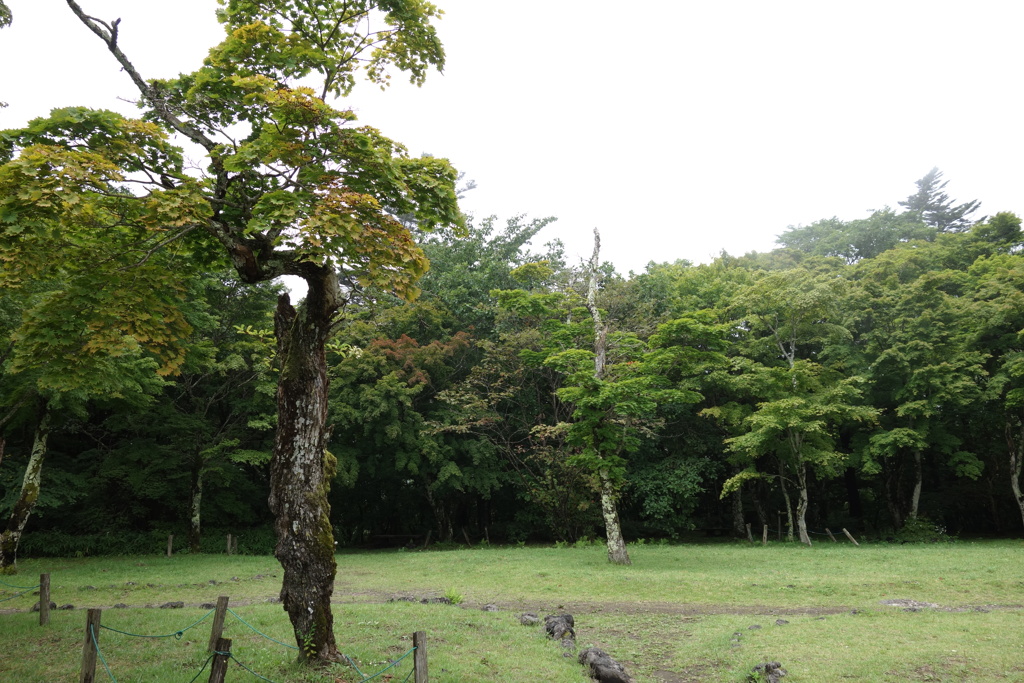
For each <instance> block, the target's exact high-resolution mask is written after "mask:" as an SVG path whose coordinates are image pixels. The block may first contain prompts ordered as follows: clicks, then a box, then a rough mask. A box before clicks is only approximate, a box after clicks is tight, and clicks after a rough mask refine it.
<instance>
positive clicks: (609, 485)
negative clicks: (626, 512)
mask: <svg viewBox="0 0 1024 683" xmlns="http://www.w3.org/2000/svg"><path fill="white" fill-rule="evenodd" d="M615 503H616V495H615V486H614V484H613V482H612V480H611V477H609V476H608V471H607V470H601V516H602V517H604V533H605V539H606V543H607V544H608V561H609V562H611V563H612V564H633V562H632V560H630V559H629V552H628V551H627V550H626V541H625V539H624V538H623V537H622V527H621V526H620V525H619V509H618V506H617V505H616V504H615Z"/></svg>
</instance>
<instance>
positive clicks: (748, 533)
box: [747, 524, 754, 543]
mask: <svg viewBox="0 0 1024 683" xmlns="http://www.w3.org/2000/svg"><path fill="white" fill-rule="evenodd" d="M747 540H748V541H750V542H751V543H753V542H754V534H752V533H750V525H749V524H747Z"/></svg>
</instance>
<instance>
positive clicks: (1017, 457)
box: [1005, 419, 1024, 522]
mask: <svg viewBox="0 0 1024 683" xmlns="http://www.w3.org/2000/svg"><path fill="white" fill-rule="evenodd" d="M1005 432H1006V446H1007V449H1008V450H1009V451H1010V488H1011V489H1013V499H1014V500H1015V501H1017V507H1019V508H1020V518H1021V521H1022V522H1024V493H1022V492H1021V483H1020V475H1021V473H1022V472H1024V420H1019V421H1017V423H1016V424H1014V422H1013V421H1011V420H1009V419H1008V420H1007V421H1006V428H1005Z"/></svg>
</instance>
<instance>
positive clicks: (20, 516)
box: [0, 401, 50, 574]
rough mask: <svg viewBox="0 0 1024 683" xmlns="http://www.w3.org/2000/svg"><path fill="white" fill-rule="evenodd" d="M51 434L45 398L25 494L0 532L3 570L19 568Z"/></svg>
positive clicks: (23, 485) (24, 483)
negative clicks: (23, 538) (19, 546)
mask: <svg viewBox="0 0 1024 683" xmlns="http://www.w3.org/2000/svg"><path fill="white" fill-rule="evenodd" d="M49 437H50V411H49V409H48V407H47V404H46V402H45V401H41V402H40V405H39V421H38V423H37V424H36V431H35V434H34V436H33V438H32V452H31V454H30V455H29V458H28V465H26V466H25V476H24V478H23V479H22V482H21V495H19V496H18V500H16V501H15V503H14V508H13V509H12V510H11V517H10V519H8V520H7V526H6V527H5V528H4V530H3V532H0V574H14V573H15V572H17V571H18V567H17V559H18V543H19V542H20V541H21V534H22V532H23V531H24V530H25V524H26V523H27V522H28V518H29V516H30V515H31V514H32V509H33V508H35V506H36V501H37V500H38V499H39V485H40V483H41V482H42V474H43V459H44V458H45V457H46V442H47V440H48V439H49Z"/></svg>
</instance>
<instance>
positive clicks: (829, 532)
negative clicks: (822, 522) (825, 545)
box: [825, 527, 839, 543]
mask: <svg viewBox="0 0 1024 683" xmlns="http://www.w3.org/2000/svg"><path fill="white" fill-rule="evenodd" d="M825 533H826V534H828V537H829V538H831V539H832V542H833V543H838V542H839V541H837V540H836V537H835V536H833V535H832V532H831V531H829V528H828V527H825Z"/></svg>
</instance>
